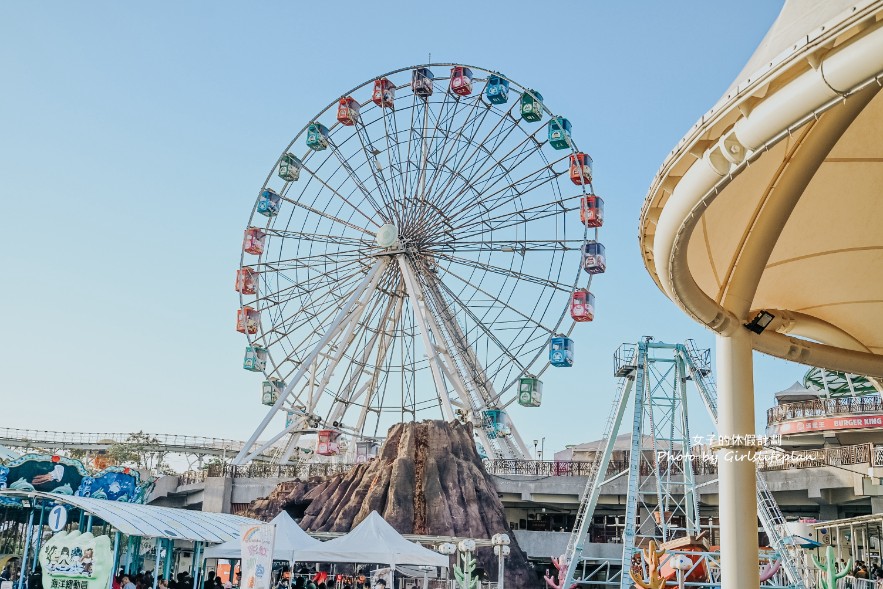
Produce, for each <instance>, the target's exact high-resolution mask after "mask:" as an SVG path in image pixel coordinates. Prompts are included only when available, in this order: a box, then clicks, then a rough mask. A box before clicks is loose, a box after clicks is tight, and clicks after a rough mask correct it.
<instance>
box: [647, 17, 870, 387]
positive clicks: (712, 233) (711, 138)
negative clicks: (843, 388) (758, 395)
mask: <svg viewBox="0 0 883 589" xmlns="http://www.w3.org/2000/svg"><path fill="white" fill-rule="evenodd" d="M881 78H883V1H881V0H858V1H849V0H787V1H786V2H785V4H784V7H783V8H782V12H781V14H780V15H779V17H778V19H777V20H776V22H775V23H774V24H773V26H772V27H771V29H770V31H769V32H768V33H767V35H766V37H765V38H764V39H763V41H762V42H761V44H760V46H759V47H758V49H757V50H756V52H755V54H754V55H753V56H752V57H751V59H750V60H749V61H748V64H747V65H746V67H745V69H744V70H743V72H742V73H740V74H739V76H738V77H737V78H736V81H735V82H734V83H733V85H732V86H731V87H730V88H729V89H728V90H727V92H726V93H725V94H724V96H723V97H722V98H721V100H720V101H719V102H718V103H717V104H716V105H715V106H714V107H713V108H712V109H711V110H710V111H708V112H707V113H706V114H705V115H704V116H703V117H702V118H701V119H700V120H699V122H697V123H696V125H695V126H694V127H693V128H692V129H691V131H690V132H689V133H688V134H687V136H686V137H684V139H682V140H681V142H680V143H679V144H678V146H677V148H676V149H675V150H674V151H673V152H672V153H671V155H670V156H669V157H668V158H667V160H666V161H665V162H664V163H663V165H662V168H661V169H660V171H659V172H658V174H657V176H656V178H655V179H654V181H653V184H652V185H651V188H650V192H649V194H648V195H647V199H646V201H645V203H644V207H643V210H642V213H641V227H640V234H639V238H640V242H641V253H642V255H643V257H644V263H645V265H646V267H647V269H648V271H649V272H650V274H651V276H652V277H653V279H654V280H655V281H656V283H657V285H658V286H659V287H660V288H661V289H662V290H663V291H664V292H665V294H666V295H667V296H668V297H669V298H671V299H672V300H673V301H675V302H676V303H677V304H678V305H679V306H681V307H682V308H683V309H684V310H685V311H686V312H687V313H688V314H690V315H691V316H692V317H693V318H694V319H696V320H697V321H699V322H701V323H703V324H705V325H707V326H708V327H710V328H711V329H713V330H715V331H717V332H718V333H721V334H725V335H726V334H732V333H733V332H734V331H735V330H736V329H743V328H742V327H741V326H742V325H744V324H746V323H749V322H751V320H752V319H754V318H755V317H757V316H758V315H759V314H760V313H761V312H762V311H766V312H767V313H769V314H770V315H772V316H773V319H772V322H771V323H770V324H769V325H768V326H766V328H765V330H764V331H762V333H759V334H756V335H752V345H753V346H754V348H755V349H756V350H760V351H762V352H766V353H769V354H772V355H775V356H779V357H782V358H786V359H790V360H794V361H797V362H802V363H805V364H811V365H816V366H823V367H825V368H829V369H833V370H840V371H843V372H852V373H856V374H868V375H872V376H883V197H881V193H880V192H881V187H883V92H881V91H880V87H881V86H880V82H881ZM767 319H768V317H767Z"/></svg>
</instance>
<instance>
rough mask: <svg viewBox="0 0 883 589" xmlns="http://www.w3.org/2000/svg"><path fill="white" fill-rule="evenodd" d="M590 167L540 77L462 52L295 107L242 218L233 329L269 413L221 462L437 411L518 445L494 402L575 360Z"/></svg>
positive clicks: (490, 444) (341, 446)
mask: <svg viewBox="0 0 883 589" xmlns="http://www.w3.org/2000/svg"><path fill="white" fill-rule="evenodd" d="M591 166H592V160H591V157H590V156H589V155H588V154H586V153H583V152H580V151H579V150H578V149H577V146H576V143H575V141H574V139H573V138H572V136H571V124H570V122H569V121H568V120H567V119H566V118H564V117H560V116H553V115H552V112H551V111H550V110H549V108H548V107H547V106H546V105H545V104H544V101H543V97H542V95H541V94H540V92H538V91H536V90H531V89H528V88H526V87H524V86H521V85H519V84H518V83H516V82H515V81H514V80H511V79H510V78H508V77H506V76H504V75H502V74H500V73H496V72H491V71H488V70H484V69H481V68H477V67H472V66H464V65H458V64H428V65H424V66H416V67H410V68H403V69H400V70H396V71H393V72H390V73H387V74H384V75H383V76H380V77H378V78H376V79H372V80H370V81H369V82H366V83H364V84H362V85H360V86H357V87H355V88H353V89H352V90H350V91H349V92H347V93H346V94H344V95H343V96H341V97H340V98H339V99H337V100H335V101H334V102H332V103H331V104H329V105H328V106H327V107H326V108H325V109H324V110H322V111H321V112H320V113H319V114H317V115H316V116H314V117H313V118H312V119H310V120H309V121H308V122H307V124H306V125H305V126H304V127H303V128H302V129H301V130H300V132H298V133H297V135H296V136H295V138H294V139H293V140H292V141H291V143H290V144H289V145H288V146H287V148H286V149H285V150H284V151H283V153H282V154H281V155H280V157H279V159H278V160H277V162H276V163H275V164H274V166H273V169H272V170H271V171H270V173H269V175H268V176H267V178H266V180H265V182H264V185H263V186H262V187H261V189H260V190H259V191H258V196H257V198H256V201H255V204H254V207H253V209H252V212H251V217H250V219H249V223H248V227H247V229H246V230H245V238H244V241H243V254H242V257H241V263H240V268H239V270H238V271H237V275H236V290H237V291H238V292H239V293H240V300H241V305H240V309H239V310H238V312H237V329H238V330H239V331H241V332H243V333H245V334H247V336H248V340H249V341H248V347H247V348H246V354H245V360H244V367H245V368H246V369H248V370H253V371H256V372H263V373H264V374H265V375H266V378H267V380H266V381H265V382H264V384H263V391H262V394H263V398H262V401H263V402H264V404H266V405H268V406H269V410H268V412H267V414H266V416H265V417H264V419H263V420H262V421H261V422H260V424H258V426H257V428H256V429H255V431H254V434H253V435H252V436H251V437H250V439H249V440H248V441H247V442H246V444H245V446H244V447H243V449H242V451H241V452H240V453H239V455H238V456H237V457H236V459H235V460H234V463H236V464H242V463H245V462H248V461H250V460H252V459H254V458H256V457H258V456H259V455H260V454H261V453H262V452H265V451H266V450H267V448H270V447H271V446H273V445H276V447H277V448H279V452H278V453H277V458H276V461H277V462H280V463H285V462H290V461H299V460H303V459H304V458H305V456H304V454H310V455H311V456H312V457H315V456H333V455H337V454H344V455H346V456H348V457H349V458H350V459H354V460H356V461H362V460H367V459H370V458H371V457H372V455H373V454H374V453H376V451H377V445H378V442H379V440H380V439H381V437H382V436H383V435H385V433H386V431H387V428H388V427H389V426H390V425H392V424H393V423H395V422H402V421H411V420H422V419H439V418H443V419H445V420H448V421H450V420H455V419H458V420H460V421H464V422H465V421H469V422H472V423H473V424H474V425H475V428H474V431H475V432H476V435H477V438H478V442H479V444H480V449H483V450H484V451H485V452H486V453H487V456H492V457H500V458H527V457H529V455H530V453H529V451H528V449H527V446H526V445H525V443H524V441H523V440H522V439H521V437H520V435H519V433H518V429H517V428H516V427H515V424H514V423H513V421H512V419H511V417H510V415H509V411H508V408H509V407H510V406H511V405H513V404H518V405H521V406H525V407H537V406H539V404H540V401H541V395H542V381H541V380H540V377H541V376H542V375H543V373H544V372H545V371H546V370H547V369H548V368H549V366H550V365H554V366H570V365H572V364H573V358H574V350H573V347H574V344H573V340H572V339H571V338H570V335H571V332H572V330H573V329H574V325H575V323H577V322H582V321H590V320H591V319H592V317H593V314H594V297H593V296H592V294H591V293H590V292H589V287H590V283H591V278H592V276H593V275H594V274H597V273H600V272H603V271H604V269H605V265H606V259H605V253H604V247H603V245H602V244H601V243H600V242H599V241H598V228H599V227H600V226H601V225H602V223H603V201H602V199H601V198H600V197H598V196H596V195H594V191H593V189H592V175H591V172H592V168H591ZM525 411H526V410H525ZM258 440H261V441H258Z"/></svg>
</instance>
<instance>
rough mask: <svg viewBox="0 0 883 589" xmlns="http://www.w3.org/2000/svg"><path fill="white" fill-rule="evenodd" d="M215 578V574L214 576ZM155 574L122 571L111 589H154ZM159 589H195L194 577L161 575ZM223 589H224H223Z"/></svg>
mask: <svg viewBox="0 0 883 589" xmlns="http://www.w3.org/2000/svg"><path fill="white" fill-rule="evenodd" d="M212 577H214V574H212ZM153 582H154V579H153V572H152V571H147V572H144V571H141V572H139V573H131V574H130V573H126V572H125V571H124V570H123V569H120V571H119V573H118V574H117V575H116V576H115V577H114V578H113V582H112V583H111V589H152V588H153ZM156 586H157V588H161V589H193V577H191V576H190V573H188V572H186V571H185V572H182V573H178V574H177V576H174V577H171V578H169V579H165V578H163V576H162V575H160V576H159V577H158V578H157V579H156ZM205 589H218V588H216V587H215V586H214V585H209V584H206V585H205ZM221 589H223V588H221ZM228 589H229V588H228Z"/></svg>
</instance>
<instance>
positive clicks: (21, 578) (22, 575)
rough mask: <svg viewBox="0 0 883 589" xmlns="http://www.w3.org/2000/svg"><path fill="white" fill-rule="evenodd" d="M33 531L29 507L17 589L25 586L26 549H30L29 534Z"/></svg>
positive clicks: (32, 516) (26, 569) (32, 513)
mask: <svg viewBox="0 0 883 589" xmlns="http://www.w3.org/2000/svg"><path fill="white" fill-rule="evenodd" d="M33 531H34V508H33V507H31V515H30V516H28V531H27V534H25V547H24V550H23V551H22V555H21V565H22V566H21V573H20V574H19V577H18V589H24V586H25V574H27V572H28V567H27V563H28V548H30V547H31V534H32V533H33Z"/></svg>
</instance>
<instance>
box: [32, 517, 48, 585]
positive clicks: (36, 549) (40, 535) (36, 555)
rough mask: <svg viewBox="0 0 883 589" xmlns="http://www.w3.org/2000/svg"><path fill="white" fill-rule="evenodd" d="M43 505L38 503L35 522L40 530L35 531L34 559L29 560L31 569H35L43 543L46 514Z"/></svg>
mask: <svg viewBox="0 0 883 589" xmlns="http://www.w3.org/2000/svg"><path fill="white" fill-rule="evenodd" d="M44 507H45V506H44V505H43V503H42V502H41V503H40V523H39V524H37V529H39V530H40V531H39V532H38V533H37V543H36V545H35V546H34V559H33V560H32V561H31V570H32V571H33V570H36V569H37V561H38V559H39V557H40V548H41V546H42V544H43V516H44V515H46V510H45V509H44Z"/></svg>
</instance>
